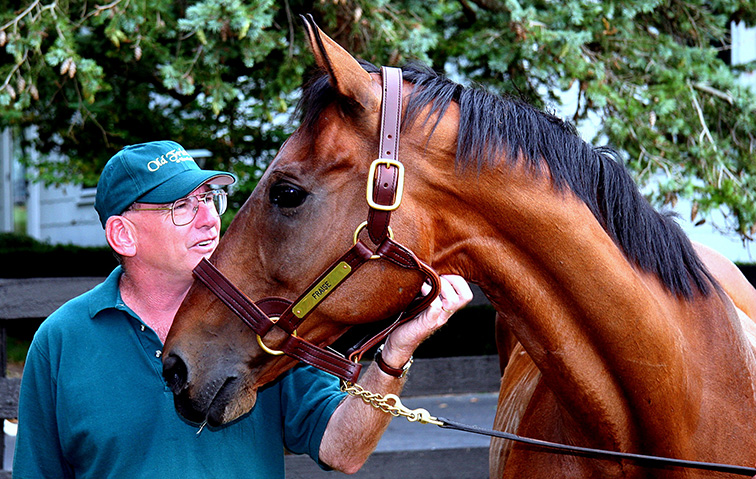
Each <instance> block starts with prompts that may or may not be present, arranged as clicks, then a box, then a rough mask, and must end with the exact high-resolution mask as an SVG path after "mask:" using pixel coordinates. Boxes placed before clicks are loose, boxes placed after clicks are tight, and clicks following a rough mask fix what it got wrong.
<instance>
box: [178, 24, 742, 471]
mask: <svg viewBox="0 0 756 479" xmlns="http://www.w3.org/2000/svg"><path fill="white" fill-rule="evenodd" d="M305 23H306V25H305V26H306V30H307V34H308V41H309V46H310V48H311V50H312V52H313V54H314V56H315V60H316V63H317V65H318V66H319V68H320V70H321V75H320V76H317V77H315V78H314V79H313V80H312V81H310V82H309V83H308V84H307V85H305V86H304V88H303V91H302V98H301V102H300V111H301V112H302V122H301V126H300V127H299V128H298V129H297V130H296V131H295V132H294V133H293V134H292V136H291V137H290V138H289V139H288V140H287V141H286V142H285V143H284V144H283V145H282V147H281V149H280V151H279V152H278V154H277V156H276V158H275V159H274V161H273V162H272V163H271V165H270V166H269V167H268V169H267V170H266V172H265V174H264V175H263V176H262V178H261V179H260V181H259V183H258V185H257V187H256V188H255V190H254V191H253V193H252V194H251V196H250V197H249V199H248V200H247V202H246V203H245V204H244V206H243V207H242V209H241V210H240V211H239V213H238V214H237V216H236V217H235V219H234V221H233V222H232V224H231V225H230V227H229V228H228V231H227V232H226V234H225V236H224V237H223V239H222V240H221V242H220V245H219V247H218V249H217V250H216V251H215V253H214V254H213V256H212V258H211V262H212V263H213V264H214V265H215V266H216V267H217V268H218V269H219V270H220V271H222V272H223V273H224V274H225V275H226V276H227V277H228V278H229V279H230V280H231V281H232V282H233V283H234V284H236V285H237V286H238V287H239V288H240V289H241V290H242V291H243V292H244V293H245V294H246V295H247V296H248V297H249V298H261V297H267V296H271V295H276V296H281V297H283V298H288V299H290V300H291V299H292V298H296V297H297V296H298V295H299V293H300V292H301V291H302V290H303V289H305V288H306V287H307V286H308V285H309V284H310V283H311V281H312V280H313V279H314V278H315V277H316V276H317V275H318V274H320V272H321V271H323V270H324V269H325V268H327V267H328V265H329V264H331V263H332V262H333V261H334V260H335V259H336V258H338V257H339V255H340V254H341V252H343V251H345V250H347V249H348V248H349V247H350V246H352V244H353V243H354V242H355V241H356V238H355V237H354V236H356V235H357V233H359V229H358V231H357V233H355V229H356V228H357V225H359V224H360V222H361V221H363V219H364V217H365V214H366V212H367V207H366V204H365V184H366V182H367V177H368V169H369V165H370V164H371V161H372V160H373V159H374V158H375V157H376V151H377V150H378V148H379V146H378V145H379V139H378V136H379V125H380V123H381V118H380V116H381V115H380V111H381V108H380V106H381V102H382V99H383V98H382V97H383V90H382V87H381V73H380V71H379V70H378V69H377V68H375V67H373V66H372V65H369V64H367V63H364V62H362V63H360V62H358V61H357V60H356V59H355V58H354V57H353V56H352V55H350V54H349V53H348V52H347V51H345V50H344V49H343V48H341V47H340V46H339V45H338V44H337V43H336V42H334V41H333V40H332V39H330V38H329V37H328V36H327V35H325V34H324V33H323V32H322V31H320V29H319V28H318V27H317V26H316V25H315V24H314V22H311V21H306V22H305ZM402 76H403V88H404V94H403V96H404V107H403V120H404V121H403V126H402V136H401V141H400V144H399V149H400V151H399V153H400V157H401V160H402V162H403V164H404V165H405V169H406V171H405V181H404V194H403V199H402V200H401V207H400V208H397V209H396V210H395V211H393V212H392V217H391V226H392V230H393V235H395V237H396V238H397V240H399V241H401V242H402V244H404V245H407V246H408V247H410V248H411V249H412V251H414V252H415V254H416V255H417V256H418V257H419V258H423V260H424V261H426V262H427V263H428V264H429V265H431V266H432V267H433V268H434V269H435V270H436V271H438V272H439V273H456V274H459V275H462V276H463V277H465V278H466V279H468V280H469V281H471V282H473V283H476V284H478V285H479V286H480V288H481V289H482V291H483V292H484V293H485V295H486V296H487V297H488V299H489V300H490V302H491V304H492V305H493V306H494V308H495V309H496V311H497V314H498V318H499V321H500V328H499V329H500V330H505V331H508V332H511V334H513V335H514V337H515V338H516V340H517V341H516V345H515V346H514V348H515V349H514V354H513V355H512V356H511V358H510V360H509V362H508V364H507V366H506V370H505V371H504V375H503V377H502V386H501V394H500V401H499V407H498V410H497V417H496V421H495V422H496V425H497V427H499V428H501V429H506V430H508V431H511V432H516V433H518V434H521V435H525V436H530V437H535V438H540V439H544V440H549V441H555V442H561V443H566V444H574V445H580V446H587V447H593V448H602V449H610V450H614V451H624V452H632V453H642V454H648V455H659V456H668V457H674V458H680V459H689V460H698V461H711V462H724V463H729V464H736V465H742V466H751V465H753V464H754V463H755V462H756V434H753V426H754V424H756V394H755V393H754V376H755V375H756V356H755V355H754V346H753V345H752V344H751V342H750V341H749V337H748V331H746V328H749V327H752V325H748V324H747V323H749V321H745V320H747V318H746V317H745V315H742V316H740V315H739V313H738V309H737V308H736V307H735V306H734V305H733V303H732V301H731V300H730V298H729V297H728V295H727V294H726V291H725V290H724V289H723V288H722V287H721V286H720V285H719V284H718V283H717V281H716V280H715V279H714V277H713V276H712V274H710V273H709V271H708V270H707V268H706V266H705V264H704V263H703V262H702V260H701V258H700V257H699V256H698V255H697V254H696V252H695V250H694V248H693V246H692V244H691V242H690V241H689V240H688V238H687V237H686V236H685V234H684V233H683V232H682V230H681V229H680V228H679V227H678V225H677V224H676V223H675V222H674V220H673V219H672V218H670V217H668V216H666V215H662V214H660V213H658V212H657V211H655V210H654V209H653V208H652V207H651V206H650V205H649V204H648V203H647V202H646V200H645V199H644V198H643V196H642V195H641V194H640V193H639V191H638V188H637V186H636V185H635V184H634V182H633V181H632V179H631V177H630V176H629V175H628V173H627V172H626V170H625V168H624V167H623V166H622V164H621V163H620V162H619V161H618V160H617V158H616V155H615V154H614V153H613V152H612V151H611V150H609V149H606V148H596V147H593V146H591V145H589V144H587V143H586V142H584V141H583V140H581V139H580V138H579V137H578V135H577V134H576V133H575V131H574V129H573V128H572V127H570V126H569V125H568V124H566V123H564V122H563V121H561V120H559V119H558V118H556V117H555V116H553V115H550V114H547V113H544V112H541V111H538V110H537V109H535V108H533V107H531V106H529V105H527V104H525V103H522V102H520V101H517V100H513V99H506V98H502V97H499V96H496V95H493V94H491V93H488V92H485V91H483V90H480V89H476V88H466V87H463V86H460V85H458V84H455V83H453V82H451V81H449V80H448V79H446V78H443V77H441V76H438V75H436V74H435V73H433V72H432V71H430V70H428V69H425V68H423V67H419V66H407V67H405V68H404V69H403V74H402ZM423 279H424V278H423V277H422V276H421V275H419V274H417V272H414V271H408V270H405V269H402V268H400V267H397V266H395V265H393V264H391V263H390V262H386V261H381V260H376V261H370V262H368V263H367V264H365V266H363V267H361V268H360V269H359V270H358V271H357V272H355V273H354V275H353V276H352V278H351V279H350V280H349V281H348V282H345V283H344V284H343V285H342V286H341V287H340V288H339V289H338V290H336V291H334V292H333V293H332V294H331V296H329V297H328V298H327V299H325V300H324V301H323V302H322V303H321V304H320V305H319V307H318V308H317V310H315V311H314V312H313V313H312V314H311V315H310V316H309V317H308V318H307V319H306V320H305V321H304V322H303V323H301V324H300V325H299V328H298V334H299V336H300V337H301V338H305V339H307V340H308V341H310V342H311V343H314V344H316V345H321V346H322V345H327V344H330V343H332V342H333V341H335V340H336V339H337V338H338V337H339V336H340V335H342V334H343V333H344V332H345V331H346V330H348V329H349V328H350V327H351V326H353V325H355V324H358V323H368V322H374V321H378V320H380V319H382V318H385V317H388V316H391V315H393V314H396V313H397V312H398V311H400V310H401V309H402V308H403V307H404V305H406V304H407V303H408V302H409V301H410V300H411V299H412V298H413V297H414V296H415V295H416V294H417V292H418V291H419V289H420V287H421V285H422V282H423ZM725 289H726V288H725ZM471 327H473V326H471ZM283 336H284V335H283V333H282V332H281V331H278V330H277V329H276V328H273V329H272V330H271V331H270V332H269V333H267V334H266V335H265V337H264V342H265V344H267V345H268V347H269V348H273V350H275V348H276V345H277V344H280V343H281V342H282V341H283ZM294 364H295V361H294V360H293V359H291V358H289V357H287V356H271V355H269V354H268V353H266V352H264V351H263V349H262V343H258V341H257V338H256V335H255V334H254V333H253V332H252V331H250V330H249V329H247V328H246V326H244V325H243V324H242V323H241V322H240V321H239V320H238V319H236V318H235V317H233V315H232V313H231V312H230V311H229V309H228V308H227V307H226V306H225V305H224V304H223V303H222V302H221V301H220V300H219V299H218V298H217V297H216V296H215V295H213V294H211V293H210V292H209V291H208V290H207V289H206V288H205V287H204V286H203V285H201V284H199V283H198V282H195V285H194V286H193V287H192V289H191V290H190V292H189V294H188V295H187V298H186V299H185V301H184V304H183V305H182V307H181V309H180V310H179V313H178V315H177V316H176V318H175V321H174V324H173V327H172V329H171V331H170V334H169V336H168V339H167V341H166V344H165V348H164V374H165V376H166V379H167V380H168V383H169V385H170V386H171V387H172V389H173V390H174V393H175V394H176V405H177V408H178V409H179V411H180V412H181V413H182V414H183V415H184V416H186V417H187V418H189V419H193V420H197V421H198V422H201V421H202V420H205V421H207V422H208V423H209V424H211V425H213V424H216V425H217V424H222V423H226V422H229V421H232V420H234V419H235V418H237V417H239V416H241V415H242V414H244V413H245V412H247V411H249V410H250V409H251V408H252V407H253V406H254V403H255V398H256V391H257V389H258V388H259V387H261V386H262V385H264V384H266V383H268V382H270V381H272V380H273V379H275V378H276V377H277V376H278V375H280V374H281V373H282V372H283V371H285V370H287V369H288V368H291V367H292V366H293V365H294ZM418 427H420V426H418ZM491 451H492V454H491V477H493V478H520V477H529V478H536V477H543V478H552V477H575V478H587V477H618V478H620V477H621V478H640V477H675V478H678V477H679V478H683V477H684V478H696V477H704V476H705V477H711V473H705V472H700V471H686V470H682V469H678V468H670V469H647V468H643V467H640V466H638V465H636V464H633V463H629V462H625V461H607V460H595V459H590V458H587V457H582V456H568V455H563V454H555V453H553V452H548V451H544V450H541V449H539V448H534V447H530V446H520V445H515V446H512V445H511V444H510V443H503V442H499V441H493V442H492V448H491ZM715 476H716V474H715Z"/></svg>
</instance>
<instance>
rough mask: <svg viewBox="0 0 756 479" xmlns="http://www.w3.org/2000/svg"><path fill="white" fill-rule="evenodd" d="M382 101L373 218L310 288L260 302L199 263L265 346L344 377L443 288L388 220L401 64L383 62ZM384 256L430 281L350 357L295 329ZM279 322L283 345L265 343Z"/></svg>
mask: <svg viewBox="0 0 756 479" xmlns="http://www.w3.org/2000/svg"><path fill="white" fill-rule="evenodd" d="M381 72H382V77H383V101H382V106H381V138H380V152H379V156H378V159H376V160H375V161H373V163H372V164H371V165H370V171H369V173H368V183H367V191H366V198H367V202H368V206H369V212H368V219H367V221H366V222H364V223H362V224H361V225H359V226H358V227H357V229H356V230H355V233H354V245H353V246H352V247H351V248H350V249H349V250H348V251H347V252H346V253H345V254H344V255H343V256H341V257H340V258H339V259H337V260H336V261H334V262H333V263H332V264H331V266H330V267H329V268H328V269H326V270H325V271H324V272H323V273H322V274H321V275H320V276H319V277H318V278H317V279H316V280H315V281H313V282H312V283H310V286H309V287H308V288H307V289H306V290H305V292H304V293H303V294H302V295H300V296H299V298H297V299H296V300H295V301H293V302H292V301H289V300H287V299H284V298H277V297H269V298H264V299H261V300H259V301H257V302H254V301H252V300H251V299H249V298H248V297H247V296H246V295H245V294H244V293H242V292H241V291H240V290H239V288H237V287H236V286H235V285H234V284H232V283H231V282H230V281H229V280H228V279H227V278H226V277H225V276H224V275H223V273H221V272H220V271H219V270H218V269H217V268H216V267H215V266H214V265H213V264H212V263H211V262H210V261H208V260H207V259H204V258H203V259H202V261H200V263H199V264H198V265H197V267H196V268H195V269H194V274H195V275H196V276H197V278H198V279H199V280H200V281H201V282H202V283H203V284H204V285H205V286H206V287H207V288H208V289H209V290H210V291H211V292H213V293H214V294H215V295H216V296H217V297H218V298H219V299H220V300H221V301H222V302H223V303H224V304H225V305H226V306H228V307H229V308H230V309H231V311H233V312H234V314H236V315H237V316H238V317H239V318H240V319H241V320H242V321H243V322H244V323H245V324H246V325H247V326H249V327H250V328H251V329H252V330H253V331H254V332H255V333H256V334H257V339H258V342H259V343H260V346H261V347H262V348H263V350H265V351H267V352H268V353H270V354H276V355H278V354H286V355H287V356H290V357H292V358H295V359H297V360H299V361H303V362H305V363H307V364H310V365H312V366H314V367H316V368H318V369H322V370H323V371H326V372H328V373H331V374H333V375H335V376H337V377H339V378H340V379H342V380H344V381H346V382H349V383H354V382H356V381H357V378H358V376H359V374H360V369H361V367H362V366H361V365H360V364H359V360H360V359H361V358H362V355H363V354H364V353H365V351H367V350H368V349H370V348H371V347H372V346H374V345H376V344H377V343H378V342H380V341H381V340H383V338H385V337H386V336H387V335H388V334H389V333H391V331H393V330H394V328H396V327H397V326H398V325H400V324H402V323H404V322H406V321H408V320H409V319H412V318H413V317H414V316H415V315H416V314H418V313H419V312H420V311H422V310H423V309H425V308H426V307H427V306H428V305H429V304H430V302H431V301H433V299H434V298H435V297H436V295H437V294H438V293H439V291H440V280H439V277H438V275H437V274H436V272H435V271H433V269H431V268H430V266H428V265H426V264H425V263H423V262H422V261H420V260H419V259H417V257H416V256H415V254H414V253H413V252H412V251H411V250H409V249H408V248H406V247H404V246H402V245H401V244H399V243H397V242H396V241H394V239H393V234H392V232H391V228H390V226H389V223H390V221H391V212H392V211H394V210H396V209H397V208H398V207H399V206H400V204H401V201H402V193H403V189H404V165H402V163H401V162H400V161H399V159H398V147H399V132H400V129H401V114H402V72H401V70H400V69H398V68H391V67H382V68H381ZM363 228H367V232H368V236H369V238H370V240H371V241H372V242H373V244H375V245H377V248H376V249H375V251H373V250H371V249H370V248H368V247H367V246H366V245H365V244H364V243H363V242H362V241H361V240H360V239H359V234H360V232H361V231H362V229H363ZM375 259H383V260H386V261H390V262H392V263H394V264H396V265H398V266H400V267H402V268H405V269H411V270H417V271H420V272H421V273H423V274H424V275H425V277H426V279H427V281H428V282H429V283H430V285H431V291H430V293H428V294H427V295H426V296H418V297H416V298H415V299H414V300H413V301H412V302H410V304H409V305H407V307H406V308H405V310H404V311H403V312H402V313H400V314H399V315H398V316H397V317H396V319H395V320H394V322H393V323H392V324H391V325H390V326H389V327H388V328H386V329H384V330H383V331H381V332H380V333H378V334H377V335H375V336H374V337H372V338H370V339H368V340H365V341H363V342H362V343H360V344H359V345H357V346H355V347H354V348H352V350H351V351H350V353H349V358H348V359H347V358H345V357H343V356H341V355H339V354H338V353H336V352H334V351H332V350H330V349H324V348H321V347H319V346H316V345H314V344H312V343H310V342H307V341H305V340H303V339H301V338H299V337H297V336H296V329H297V327H298V326H299V325H300V324H301V323H302V321H304V320H305V318H307V316H309V315H310V313H312V311H314V310H315V308H317V306H318V305H319V304H320V302H321V301H323V300H324V299H325V298H326V297H327V296H328V295H329V294H330V293H332V292H333V291H334V290H335V289H336V288H337V287H338V286H339V285H341V284H342V283H343V282H344V281H345V280H346V279H347V278H349V277H350V276H351V275H352V274H353V273H354V272H355V271H356V270H357V269H358V268H359V267H360V266H362V265H363V264H365V263H367V262H368V261H370V260H375ZM273 326H276V327H278V328H280V329H281V330H283V331H284V332H285V333H286V338H285V339H284V340H283V342H282V343H281V344H280V345H279V348H280V349H279V350H273V349H270V348H268V347H267V346H265V344H264V343H263V340H262V338H263V337H264V336H265V335H266V334H267V333H268V332H269V331H270V330H271V329H272V328H273Z"/></svg>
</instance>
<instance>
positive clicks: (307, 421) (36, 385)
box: [14, 141, 472, 479]
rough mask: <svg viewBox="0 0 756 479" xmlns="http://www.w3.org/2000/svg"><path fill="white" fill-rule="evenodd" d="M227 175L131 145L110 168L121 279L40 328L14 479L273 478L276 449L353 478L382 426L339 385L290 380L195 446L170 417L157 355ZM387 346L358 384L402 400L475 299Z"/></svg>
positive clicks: (177, 152) (166, 148)
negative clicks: (416, 360)
mask: <svg viewBox="0 0 756 479" xmlns="http://www.w3.org/2000/svg"><path fill="white" fill-rule="evenodd" d="M235 181H236V179H235V177H234V176H233V175H231V174H228V173H224V172H220V171H207V170H201V169H200V168H199V167H198V166H197V164H196V163H195V162H194V160H193V159H192V157H191V156H190V155H189V154H188V153H187V152H186V151H185V150H184V148H183V147H181V146H180V145H179V144H177V143H175V142H171V141H157V142H151V143H144V144H139V145H133V146H129V147H126V148H124V149H123V150H121V151H120V152H118V153H117V154H116V155H114V156H113V157H112V158H111V159H110V160H109V162H108V164H107V165H106V166H105V168H104V170H103V173H102V175H101V177H100V181H99V183H98V187H97V196H96V200H95V208H96V210H97V212H98V214H99V217H100V221H101V222H102V225H103V227H104V229H105V235H106V238H107V241H108V243H109V244H110V246H111V247H112V249H113V250H114V251H115V253H116V254H117V255H118V257H119V259H120V263H121V265H120V266H118V267H117V268H116V269H115V270H114V271H113V272H112V273H111V274H110V276H109V277H108V278H107V279H106V280H105V282H103V283H102V284H100V285H98V286H97V287H95V288H94V289H93V290H91V291H89V292H87V293H85V294H83V295H81V296H79V297H77V298H74V299H73V300H71V301H69V302H68V303H66V304H65V305H63V306H62V307H61V308H60V309H58V310H57V311H56V312H54V313H53V314H52V315H51V316H50V317H49V318H48V319H47V320H45V321H44V323H43V324H42V325H41V327H40V328H39V330H38V331H37V333H36V334H35V337H34V340H33V342H32V345H31V347H30V350H29V354H28V357H27V361H26V365H25V369H24V375H23V379H22V385H21V395H20V402H19V430H18V436H17V442H16V455H15V460H14V477H18V478H42V477H45V478H69V477H71V478H73V477H75V478H97V479H102V478H108V477H112V478H119V479H121V478H128V479H131V478H140V477H150V478H151V477H158V476H159V477H167V478H182V479H192V478H208V477H224V478H226V477H259V478H266V479H270V478H275V477H283V475H284V463H283V451H284V448H286V449H288V450H290V451H292V452H295V453H307V454H309V455H310V456H311V457H312V458H313V459H314V460H316V461H318V463H319V464H321V466H323V467H328V466H330V467H333V468H336V469H339V470H343V471H345V472H353V471H355V470H357V469H359V467H360V466H361V465H362V464H363V462H364V461H365V460H366V459H367V457H368V455H369V454H370V453H371V452H372V450H373V449H374V447H375V445H376V444H377V442H378V438H379V437H380V435H381V434H382V433H383V431H384V430H385V428H386V427H387V425H388V422H389V420H390V418H391V416H389V415H387V414H384V413H381V412H380V411H377V410H375V409H373V408H371V407H370V406H368V405H366V404H364V403H363V402H362V400H360V399H358V398H352V397H350V398H345V397H344V394H343V393H341V392H340V391H339V389H338V381H337V380H336V379H335V378H334V377H331V376H329V375H328V374H325V373H322V372H321V371H318V370H316V369H314V368H311V367H309V366H300V367H296V368H294V369H292V370H290V371H288V372H287V373H285V374H283V375H282V376H281V377H280V378H279V379H278V380H276V381H275V382H274V383H272V384H271V385H269V386H267V387H265V388H263V389H262V390H261V391H260V392H259V396H258V402H257V404H256V405H255V408H254V409H253V410H252V411H251V412H250V413H249V414H247V415H245V416H244V417H242V418H240V419H239V420H237V421H235V422H233V423H231V424H229V425H226V426H224V427H221V428H217V429H214V430H212V431H205V432H204V433H202V434H200V432H201V429H200V428H198V425H196V424H190V423H188V422H186V421H185V420H183V419H182V418H181V417H180V416H179V415H178V414H177V413H176V411H175V410H174V407H173V397H172V394H171V392H170V390H169V389H168V388H167V386H166V385H165V382H164V381H163V378H162V374H161V373H162V367H161V366H162V364H161V354H162V345H163V342H164V341H165V337H166V335H167V334H168V330H169V329H170V326H171V323H172V321H173V317H174V315H175V313H176V311H177V309H178V307H179V305H180V304H181V302H182V300H183V299H184V297H185V295H186V293H187V291H188V289H189V287H190V285H191V284H192V281H193V277H192V270H193V269H194V267H195V266H196V265H197V263H198V262H199V261H200V259H201V258H203V257H209V256H210V255H211V254H212V252H213V251H214V250H215V248H216V247H217V245H218V239H219V234H220V215H221V214H222V213H223V212H224V210H225V206H226V194H225V192H224V191H220V190H217V189H214V187H217V186H225V185H230V184H232V183H234V182H235ZM442 283H443V285H442V293H441V295H439V297H438V298H436V299H435V300H434V302H433V303H432V304H431V306H430V307H429V308H428V309H427V310H426V311H424V312H423V313H422V314H420V315H419V316H418V317H417V318H416V319H414V320H412V321H410V322H408V323H407V324H405V325H403V326H402V327H400V328H398V329H397V330H396V331H395V332H394V333H392V335H391V336H390V337H389V338H388V339H387V341H386V344H385V347H384V349H383V352H382V356H381V358H382V365H381V367H379V366H376V365H375V364H372V365H371V366H370V367H369V368H368V369H367V371H366V372H365V374H364V376H363V378H362V379H361V384H362V385H363V386H365V387H367V388H368V389H370V390H373V391H375V392H381V393H384V394H386V393H398V392H399V391H400V390H401V388H402V385H403V383H404V379H403V378H402V377H396V376H402V375H401V374H397V373H396V372H397V371H401V370H402V369H403V366H404V365H406V364H408V363H409V360H410V358H411V355H412V353H413V352H414V350H415V348H417V346H418V345H419V344H420V343H421V342H422V341H423V340H425V339H426V338H427V337H428V336H429V335H430V334H431V333H432V332H433V331H434V330H435V329H437V328H438V327H440V326H441V325H442V324H444V323H445V321H446V320H447V319H448V318H449V316H451V314H453V312H454V311H456V310H457V309H458V308H460V307H462V306H463V305H464V304H466V303H467V302H468V301H469V300H470V299H471V297H472V294H471V292H470V290H469V288H468V286H467V283H465V281H464V280H462V279H461V278H459V277H445V279H443V280H442ZM384 371H388V373H386V372H384Z"/></svg>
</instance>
